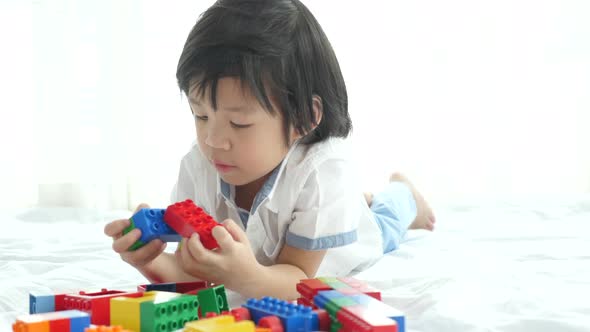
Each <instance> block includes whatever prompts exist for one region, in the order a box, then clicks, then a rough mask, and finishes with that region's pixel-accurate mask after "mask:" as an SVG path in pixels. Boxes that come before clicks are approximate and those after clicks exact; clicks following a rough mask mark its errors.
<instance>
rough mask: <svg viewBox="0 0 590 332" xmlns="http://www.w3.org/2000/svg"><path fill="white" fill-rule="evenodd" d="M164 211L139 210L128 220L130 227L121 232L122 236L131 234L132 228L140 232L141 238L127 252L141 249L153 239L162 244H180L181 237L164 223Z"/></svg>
mask: <svg viewBox="0 0 590 332" xmlns="http://www.w3.org/2000/svg"><path fill="white" fill-rule="evenodd" d="M165 211H166V210H165V209H141V210H139V211H138V212H137V213H136V214H134V215H133V217H131V218H130V219H129V221H130V222H131V223H130V225H129V226H128V227H127V228H125V229H124V230H123V234H127V233H129V232H131V230H133V229H134V228H139V229H140V230H141V237H140V238H139V240H137V242H135V243H134V244H133V245H132V246H131V247H129V250H136V249H138V248H141V247H143V246H144V245H146V244H147V243H148V242H150V241H151V240H153V239H160V240H162V241H164V242H180V240H181V236H180V235H178V233H176V231H174V230H173V229H172V228H171V227H170V226H168V224H166V222H164V212H165Z"/></svg>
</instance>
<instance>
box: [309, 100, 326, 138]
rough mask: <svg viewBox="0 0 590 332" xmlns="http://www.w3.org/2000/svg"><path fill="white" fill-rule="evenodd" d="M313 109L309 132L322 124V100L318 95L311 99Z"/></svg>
mask: <svg viewBox="0 0 590 332" xmlns="http://www.w3.org/2000/svg"><path fill="white" fill-rule="evenodd" d="M312 107H313V117H314V119H313V123H312V124H311V130H314V129H315V128H316V127H317V126H318V125H319V124H320V122H322V115H323V114H324V106H323V104H322V98H321V97H320V96H318V95H313V98H312Z"/></svg>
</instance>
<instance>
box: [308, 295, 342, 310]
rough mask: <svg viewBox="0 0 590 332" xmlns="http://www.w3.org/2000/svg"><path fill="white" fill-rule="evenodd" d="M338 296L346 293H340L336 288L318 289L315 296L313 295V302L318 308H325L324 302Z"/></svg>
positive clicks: (326, 302)
mask: <svg viewBox="0 0 590 332" xmlns="http://www.w3.org/2000/svg"><path fill="white" fill-rule="evenodd" d="M340 297H346V295H344V294H342V293H340V292H339V291H337V290H329V291H320V292H318V294H317V295H316V296H314V297H313V303H314V304H315V305H316V306H317V307H318V308H320V309H325V308H326V304H328V302H330V300H332V299H337V298H340Z"/></svg>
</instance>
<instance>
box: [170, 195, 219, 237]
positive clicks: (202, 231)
mask: <svg viewBox="0 0 590 332" xmlns="http://www.w3.org/2000/svg"><path fill="white" fill-rule="evenodd" d="M164 221H165V222H166V223H167V224H168V225H169V226H170V227H172V229H174V230H175V231H176V232H177V233H178V234H180V235H181V236H182V237H185V238H189V237H191V235H192V234H193V233H198V234H199V238H200V239H201V243H203V246H204V247H205V248H207V249H215V248H217V247H218V245H217V241H215V238H213V235H212V234H211V231H212V230H213V227H215V226H217V225H219V224H218V223H217V222H216V221H215V220H214V219H213V217H211V216H210V215H208V214H207V212H205V211H204V210H203V209H201V208H200V207H198V206H197V205H195V203H194V202H193V201H192V200H190V199H187V200H186V201H184V202H179V203H174V204H172V205H170V206H168V208H167V209H166V212H165V213H164Z"/></svg>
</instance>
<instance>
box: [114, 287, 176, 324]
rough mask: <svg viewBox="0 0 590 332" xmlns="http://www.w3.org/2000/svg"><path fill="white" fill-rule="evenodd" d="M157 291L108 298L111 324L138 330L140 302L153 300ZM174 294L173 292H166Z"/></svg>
mask: <svg viewBox="0 0 590 332" xmlns="http://www.w3.org/2000/svg"><path fill="white" fill-rule="evenodd" d="M158 293H159V292H157V291H152V292H145V293H143V294H140V295H138V296H121V297H115V298H112V299H111V300H110V302H111V303H110V314H111V322H110V324H111V325H121V326H123V327H124V328H126V329H129V330H132V331H140V327H141V321H140V317H141V310H140V304H141V303H142V302H147V301H153V300H154V298H155V297H156V295H157V294H158ZM166 294H174V293H166Z"/></svg>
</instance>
